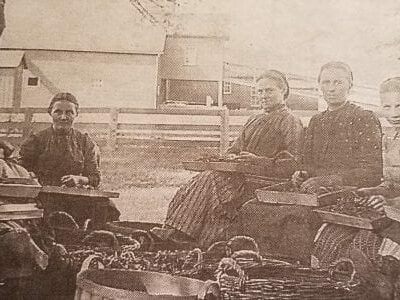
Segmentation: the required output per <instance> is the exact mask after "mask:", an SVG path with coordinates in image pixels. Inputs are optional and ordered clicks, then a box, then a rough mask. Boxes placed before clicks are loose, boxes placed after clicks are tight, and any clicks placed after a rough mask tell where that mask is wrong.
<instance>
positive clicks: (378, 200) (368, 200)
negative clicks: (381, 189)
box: [356, 195, 386, 212]
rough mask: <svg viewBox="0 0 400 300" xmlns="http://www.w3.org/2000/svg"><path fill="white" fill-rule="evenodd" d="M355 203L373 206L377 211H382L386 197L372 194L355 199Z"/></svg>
mask: <svg viewBox="0 0 400 300" xmlns="http://www.w3.org/2000/svg"><path fill="white" fill-rule="evenodd" d="M356 203H357V204H359V205H363V206H366V207H370V208H373V209H375V210H377V211H379V212H384V208H383V206H384V205H385V204H386V199H385V197H384V196H382V195H373V196H370V197H365V198H362V199H360V200H358V201H356Z"/></svg>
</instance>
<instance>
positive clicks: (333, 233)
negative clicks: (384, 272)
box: [313, 224, 383, 268]
mask: <svg viewBox="0 0 400 300" xmlns="http://www.w3.org/2000/svg"><path fill="white" fill-rule="evenodd" d="M382 240H383V238H382V237H380V236H379V235H378V234H376V233H374V232H373V231H370V230H361V229H357V228H352V227H347V226H341V225H336V224H327V225H326V227H325V228H324V229H323V230H322V232H321V234H320V236H319V237H318V239H317V240H316V242H315V245H314V251H313V256H314V257H315V258H316V259H317V260H318V262H319V266H320V267H328V266H329V265H330V264H332V263H333V262H335V261H336V260H338V259H339V258H342V257H349V256H350V251H351V249H357V250H360V251H362V252H363V253H364V254H365V256H366V257H368V259H369V260H370V261H371V263H373V265H374V266H375V267H377V268H378V267H379V266H380V264H381V261H382V257H381V253H380V247H381V245H382Z"/></svg>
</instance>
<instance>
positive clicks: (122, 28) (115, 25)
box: [0, 0, 165, 54]
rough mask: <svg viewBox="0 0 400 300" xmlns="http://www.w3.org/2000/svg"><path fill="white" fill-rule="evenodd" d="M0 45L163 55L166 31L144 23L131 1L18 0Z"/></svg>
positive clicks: (11, 7) (10, 9)
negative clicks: (141, 21)
mask: <svg viewBox="0 0 400 300" xmlns="http://www.w3.org/2000/svg"><path fill="white" fill-rule="evenodd" d="M5 8H6V12H5V13H6V18H7V27H6V29H5V30H4V33H3V36H2V41H1V43H0V48H3V49H43V50H70V51H93V52H118V53H140V54H159V53H162V52H163V50H164V44H165V30H164V29H163V28H162V27H156V26H152V25H143V24H141V23H139V22H138V21H140V20H139V19H140V18H139V17H138V15H137V13H136V11H135V9H134V8H133V7H132V6H131V5H130V3H129V1H121V0H117V1H111V0H68V1H65V0H34V1H32V0H12V1H8V2H7V5H6V7H5Z"/></svg>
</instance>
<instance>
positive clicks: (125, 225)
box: [104, 221, 162, 251]
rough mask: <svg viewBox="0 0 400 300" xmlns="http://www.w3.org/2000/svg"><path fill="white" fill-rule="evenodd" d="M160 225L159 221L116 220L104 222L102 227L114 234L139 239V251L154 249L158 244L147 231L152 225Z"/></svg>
mask: <svg viewBox="0 0 400 300" xmlns="http://www.w3.org/2000/svg"><path fill="white" fill-rule="evenodd" d="M161 226H162V224H159V223H147V222H131V221H116V222H109V223H107V224H105V226H104V229H105V230H108V231H111V232H113V233H115V234H116V235H124V236H127V237H130V238H133V239H135V240H137V241H139V242H140V244H141V247H140V249H141V251H154V250H155V249H156V248H157V247H158V244H157V243H156V241H155V240H154V238H153V236H152V235H151V234H149V231H150V229H152V228H154V227H161Z"/></svg>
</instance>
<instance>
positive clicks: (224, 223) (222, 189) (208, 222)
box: [165, 171, 251, 247]
mask: <svg viewBox="0 0 400 300" xmlns="http://www.w3.org/2000/svg"><path fill="white" fill-rule="evenodd" d="M245 182H246V181H245V177H244V176H243V175H242V174H237V173H229V172H217V171H205V172H202V173H200V174H198V175H196V176H195V177H193V178H192V179H191V180H190V182H189V183H187V184H186V185H184V186H182V187H181V188H180V189H179V190H178V191H177V193H176V194H175V196H174V198H173V199H172V201H171V203H170V204H169V207H168V212H167V217H166V220H165V224H166V225H168V226H171V227H173V228H175V229H178V230H180V231H182V232H184V233H186V234H187V235H189V236H190V237H192V238H193V239H195V240H196V241H197V242H198V243H199V244H200V246H202V247H208V246H209V245H210V244H211V243H213V242H214V241H216V240H218V239H219V238H221V237H222V235H223V233H224V231H225V230H226V229H227V228H228V227H229V226H230V225H231V224H232V218H228V217H224V216H222V215H221V214H220V213H218V211H219V212H220V211H221V209H223V206H224V205H226V204H227V203H229V205H230V206H232V207H233V208H234V209H236V211H237V210H238V209H239V208H240V206H241V204H243V203H244V202H245V200H246V199H250V195H249V194H251V193H248V191H246V184H245Z"/></svg>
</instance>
